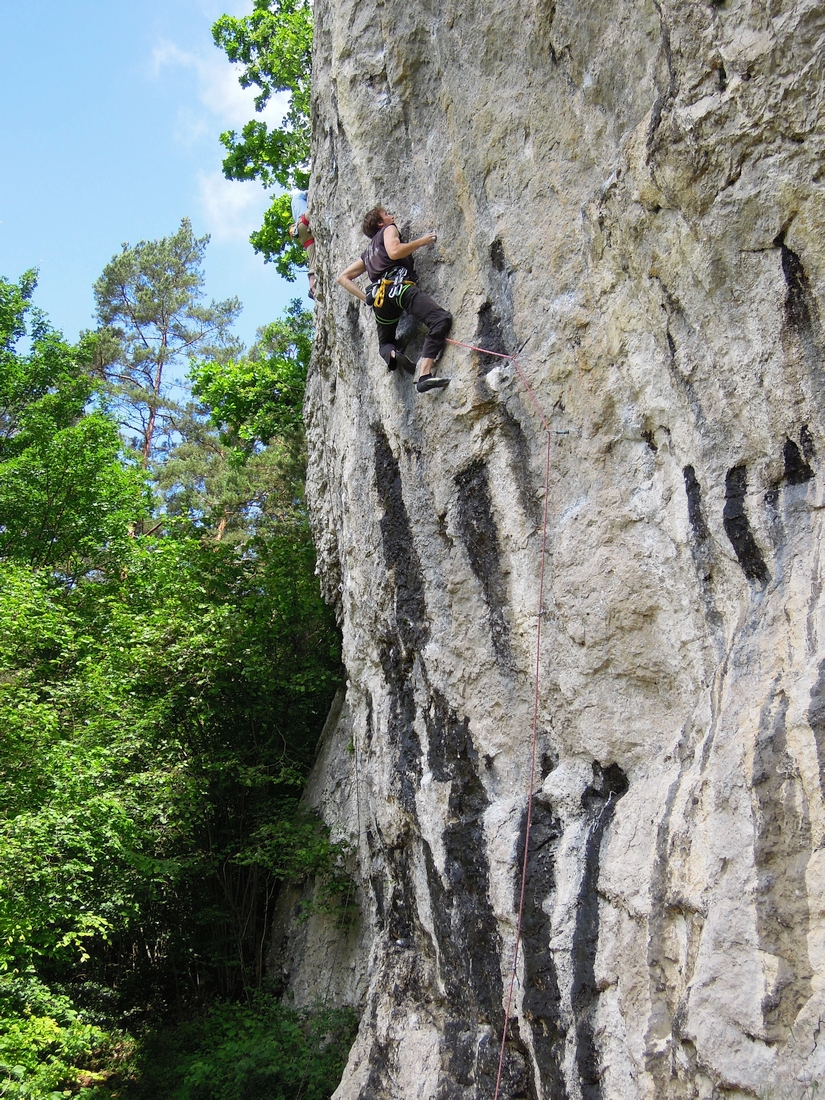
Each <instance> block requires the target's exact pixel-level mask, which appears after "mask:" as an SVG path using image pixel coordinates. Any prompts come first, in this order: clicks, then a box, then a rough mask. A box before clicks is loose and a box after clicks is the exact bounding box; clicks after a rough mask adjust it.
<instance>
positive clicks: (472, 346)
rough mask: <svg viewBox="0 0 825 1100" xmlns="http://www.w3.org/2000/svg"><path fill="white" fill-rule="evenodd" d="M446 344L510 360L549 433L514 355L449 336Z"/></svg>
mask: <svg viewBox="0 0 825 1100" xmlns="http://www.w3.org/2000/svg"><path fill="white" fill-rule="evenodd" d="M447 343H448V344H455V346H456V347H457V348H469V349H470V351H480V352H481V353H482V355H494V356H495V357H496V359H510V360H511V361H512V363H513V366H514V367H515V368H516V370H517V371H518V376H519V378H520V379H521V383H522V385H523V386H524V388H525V389H526V390H527V393H528V395H529V397H530V400H531V401H532V402H533V405H534V406H535V409H536V412H537V413H538V414H539V417H540V418H541V422H542V424H543V425H544V430H545V431H546V432H549V431H550V425H549V424H548V423H547V417H546V416H545V415H544V412H543V411H542V407H541V405H540V404H539V403H538V400H537V399H536V395H535V394H534V393H533V390H532V388H531V386H530V383H529V382H528V381H527V376H526V375H525V373H524V371H523V370H522V369H521V366H520V364H519V361H518V359H516V357H515V355H505V354H504V353H503V352H501V351H490V349H489V348H479V347H476V345H475V344H463V343H462V342H461V340H451V339H450V338H449V336H448V337H447Z"/></svg>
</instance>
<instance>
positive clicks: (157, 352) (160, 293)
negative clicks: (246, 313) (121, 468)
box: [94, 218, 241, 465]
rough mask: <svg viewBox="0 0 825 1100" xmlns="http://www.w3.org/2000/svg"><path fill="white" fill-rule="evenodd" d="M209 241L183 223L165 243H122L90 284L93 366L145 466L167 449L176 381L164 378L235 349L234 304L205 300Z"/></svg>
mask: <svg viewBox="0 0 825 1100" xmlns="http://www.w3.org/2000/svg"><path fill="white" fill-rule="evenodd" d="M208 242H209V237H208V236H204V237H196V236H195V235H194V233H193V232H192V226H191V224H190V222H189V219H188V218H183V219H182V221H181V224H180V228H179V229H178V231H177V233H175V234H173V235H172V236H171V237H163V238H162V239H161V240H159V241H140V242H139V243H138V244H136V245H135V246H134V248H131V247H130V246H129V245H127V244H124V245H123V247H122V249H121V251H120V253H119V254H118V255H116V256H114V257H113V258H112V260H111V261H110V262H109V263H108V264H107V265H106V267H105V268H104V269H103V274H102V275H101V277H100V278H99V279H98V280H97V282H96V283H95V288H94V291H95V301H96V303H97V314H98V319H99V321H100V324H101V326H102V327H101V331H100V333H99V337H98V352H97V356H98V358H97V361H98V366H99V369H100V370H101V371H102V373H103V374H104V376H105V378H106V379H107V381H108V382H109V384H110V386H111V393H112V396H113V403H114V406H115V407H116V408H117V410H118V411H119V413H120V416H121V422H122V424H123V427H124V429H125V430H126V431H127V432H130V433H131V435H132V439H133V445H134V447H135V449H136V450H137V451H138V452H139V453H140V455H141V458H142V461H143V463H144V465H148V463H149V460H150V458H152V457H153V456H154V454H155V452H156V450H157V449H158V447H159V445H160V446H164V445H165V446H167V447H168V446H169V445H170V440H171V439H172V437H173V435H174V432H175V429H176V423H175V418H176V415H178V414H179V412H180V404H179V400H177V399H176V396H175V386H176V385H178V386H179V384H180V380H181V379H180V378H179V377H174V376H170V372H171V371H172V369H173V368H174V367H175V366H176V365H179V364H181V363H182V362H188V359H189V358H190V357H191V356H194V355H196V354H197V355H198V356H200V357H201V358H204V359H212V358H214V359H218V360H220V359H222V358H226V357H228V356H230V355H232V354H235V353H237V351H238V350H239V345H238V342H237V340H236V339H235V338H234V337H233V336H232V335H231V332H230V326H231V324H232V322H233V321H234V320H235V318H236V317H237V315H238V314H239V313H240V310H241V304H240V302H239V301H238V299H237V298H229V299H227V300H226V301H224V302H214V301H213V302H211V303H210V304H209V305H205V304H204V302H203V297H204V295H203V289H202V288H203V283H204V276H203V269H202V263H203V254H204V251H205V249H206V245H207V244H208Z"/></svg>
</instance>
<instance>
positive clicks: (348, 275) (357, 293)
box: [338, 260, 367, 302]
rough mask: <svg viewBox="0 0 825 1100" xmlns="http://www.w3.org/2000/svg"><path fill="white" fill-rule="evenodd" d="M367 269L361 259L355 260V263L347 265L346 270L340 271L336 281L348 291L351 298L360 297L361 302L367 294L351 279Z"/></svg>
mask: <svg viewBox="0 0 825 1100" xmlns="http://www.w3.org/2000/svg"><path fill="white" fill-rule="evenodd" d="M366 270H367V266H366V264H365V263H364V261H363V260H356V261H355V263H352V264H350V265H349V267H348V268H347V269H346V271H342V272H341V274H340V275H339V276H338V282H339V283H340V284H341V286H342V287H343V288H344V290H346V291H348V292H349V293H350V294H351V295H352V296H353V298H360V300H361V301H362V302H366V300H367V296H366V294H365V293H364V291H363V290H362V289H361V287H360V286H359V285H358V284H357V283H354V282H353V279H357V278H358V276H359V275H363V274H364V272H365V271H366Z"/></svg>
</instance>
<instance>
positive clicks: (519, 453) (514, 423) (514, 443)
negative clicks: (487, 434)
mask: <svg viewBox="0 0 825 1100" xmlns="http://www.w3.org/2000/svg"><path fill="white" fill-rule="evenodd" d="M499 417H500V423H501V435H502V437H503V439H504V442H505V443H506V444H507V450H508V451H509V453H510V472H511V473H512V476H513V480H514V481H515V483H516V489H517V490H518V497H519V503H520V504H521V510H522V512H524V515H525V516H526V517H527V518H528V519H529V520H531V522H532V523H533V524H534V525H535V526H536V527H537V528H538V527H539V526H540V524H541V517H542V507H541V501H540V499H539V496H538V494H537V493H536V488H535V486H534V485H533V483H532V481H531V479H530V444H529V443H528V442H527V436H526V435H525V433H524V428H522V426H521V424H520V423H519V422H518V420H516V418H515V417H514V416H512V415H511V414H510V413H509V412H508V411H507V408H506V406H504V405H502V406H501V407H500V408H499Z"/></svg>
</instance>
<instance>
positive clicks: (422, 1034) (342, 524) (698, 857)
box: [286, 0, 825, 1100]
mask: <svg viewBox="0 0 825 1100" xmlns="http://www.w3.org/2000/svg"><path fill="white" fill-rule="evenodd" d="M315 15H316V57H315V89H316V95H315V104H314V114H315V117H314V126H315V153H314V166H313V181H314V190H313V192H312V194H311V214H312V220H313V224H314V227H315V231H316V238H317V240H318V243H319V255H320V279H321V286H322V298H321V301H320V303H319V305H318V307H317V321H318V336H317V346H316V352H315V357H314V363H313V368H312V372H311V378H310V383H309V388H308V395H307V404H306V414H307V423H308V432H309V442H310V494H311V508H312V516H313V523H314V528H315V534H316V538H317V544H318V548H319V553H320V570H321V575H322V583H323V585H324V586H325V590H326V592H327V594H328V596H329V598H330V599H332V600H334V601H335V602H336V604H337V606H338V608H339V611H340V617H341V623H342V626H343V632H344V652H345V661H346V667H347V672H348V685H347V694H346V700H345V702H344V704H343V707H342V710H341V713H340V715H339V717H338V720H337V724H336V726H335V729H334V730H333V732H332V733H331V735H330V738H329V739H328V740H327V742H326V744H325V749H324V755H323V757H322V760H321V761H320V763H319V769H318V771H317V772H316V776H315V778H314V781H313V784H314V785H313V798H314V799H315V800H316V802H317V803H318V804H319V805H320V806H321V809H322V812H323V813H324V815H325V816H326V818H327V820H328V821H329V822H330V823H331V824H332V825H333V827H334V830H335V832H336V834H337V835H339V836H345V837H348V838H349V839H350V840H351V842H352V844H353V845H354V847H355V854H354V857H353V869H354V873H355V875H356V879H357V881H358V883H359V890H360V904H361V923H360V925H359V927H358V929H357V930H356V931H355V932H353V933H351V934H350V936H349V938H340V939H339V938H336V937H337V935H338V934H337V933H336V931H335V929H334V927H332V926H331V925H324V924H323V922H322V921H321V920H320V919H319V918H316V919H315V922H314V923H313V922H310V924H309V925H305V926H303V927H302V929H301V930H299V931H298V932H297V933H296V935H295V936H294V937H293V940H292V942H291V944H290V946H289V949H288V951H287V956H286V966H287V969H288V971H289V972H290V974H291V977H292V981H293V984H294V988H295V990H296V995H297V996H298V997H299V999H301V998H303V999H309V998H311V997H312V996H313V995H321V996H325V995H330V996H335V997H337V998H338V999H350V1000H352V999H360V1001H361V1003H362V1004H363V1005H364V1013H363V1018H362V1023H361V1029H360V1033H359V1037H358V1040H357V1042H356V1045H355V1047H354V1049H353V1052H352V1055H351V1058H350V1063H349V1066H348V1068H347V1071H346V1074H345V1076H344V1079H343V1081H342V1083H341V1086H340V1088H339V1090H338V1092H337V1093H336V1097H337V1098H338V1100H354V1098H356V1097H358V1098H361V1100H378V1098H381V1100H386V1098H391V1100H396V1098H398V1100H402V1098H403V1100H413V1098H419V1097H420V1098H439V1100H441V1098H444V1100H446V1098H450V1100H453V1098H455V1100H459V1098H460V1100H481V1098H482V1097H485V1098H486V1097H492V1095H493V1090H494V1082H495V1074H496V1066H497V1061H498V1044H499V1042H500V1037H501V1030H502V1025H503V1019H504V1002H505V999H506V995H507V986H508V982H509V972H510V969H511V966H512V952H513V942H514V935H515V921H516V911H517V905H518V894H519V889H520V862H519V861H520V855H521V852H522V850H523V849H522V848H521V844H522V843H523V841H522V838H523V829H524V820H525V811H526V791H527V782H528V770H529V764H530V739H531V728H532V714H533V687H534V663H535V660H536V655H535V646H536V624H537V599H538V584H539V571H540V557H541V527H542V508H543V499H542V497H543V485H544V470H545V455H546V440H547V433H546V432H545V430H544V427H543V425H542V423H541V420H540V418H539V415H538V414H537V412H536V410H535V408H534V406H533V404H532V402H531V400H530V397H529V395H528V393H527V391H526V390H525V387H524V386H523V385H522V383H521V381H520V379H519V378H518V377H517V375H516V374H515V371H514V369H513V367H512V365H511V364H509V363H508V362H507V361H504V360H493V359H490V358H489V357H487V358H485V357H482V356H479V355H477V354H475V353H473V352H470V351H467V350H465V349H462V348H457V347H452V346H451V347H449V348H448V350H447V352H446V354H445V356H444V359H443V361H442V363H441V364H440V365H439V370H440V373H443V374H444V375H447V376H449V377H451V379H452V381H451V384H450V386H449V388H448V389H447V390H446V391H444V392H443V393H442V394H439V395H435V396H434V395H417V394H416V393H415V392H414V390H413V388H412V386H411V384H410V380H409V378H408V377H407V376H404V375H402V374H401V372H400V371H399V372H398V374H397V375H395V374H390V373H388V372H387V371H386V369H385V367H384V364H383V363H382V362H381V360H380V359H379V357H378V354H377V341H376V337H375V333H374V325H373V322H372V319H371V317H370V316H369V315H368V313H367V311H366V309H365V308H364V307H361V306H360V305H359V304H358V303H357V302H355V301H354V300H353V299H351V298H349V297H348V296H347V295H346V294H345V292H344V291H343V290H341V288H339V287H337V286H336V285H335V276H336V275H337V273H338V272H340V271H341V270H342V269H343V268H344V267H345V266H346V265H347V264H348V263H349V262H350V261H351V260H352V259H354V258H355V257H357V256H358V254H359V253H360V251H361V250H362V248H363V247H364V244H365V242H364V241H363V238H361V237H360V235H359V229H358V226H359V224H360V219H361V216H362V214H363V212H364V211H365V210H366V209H367V208H369V207H370V206H372V205H373V204H374V203H375V202H376V201H380V202H382V203H384V204H385V205H386V206H388V207H389V208H390V209H392V210H394V212H395V213H396V214H397V215H398V221H399V225H400V226H401V228H402V230H406V231H407V232H408V233H410V234H413V235H416V236H417V235H420V234H422V233H424V232H426V231H428V230H430V229H434V230H436V231H437V232H438V234H439V240H438V243H437V245H436V246H435V247H434V248H432V249H429V250H427V249H425V250H421V251H420V252H418V253H417V255H416V263H417V267H418V271H419V277H420V281H421V284H422V285H423V286H424V287H425V289H427V290H428V291H429V292H430V293H431V294H432V295H433V296H434V297H435V298H436V299H437V300H438V301H440V302H441V303H443V304H444V305H446V306H447V307H448V308H449V309H450V310H451V311H452V312H453V314H454V316H455V324H454V328H453V333H452V335H453V336H454V337H455V338H456V339H458V340H462V341H466V342H469V343H475V344H482V345H484V346H486V347H489V348H492V349H494V350H496V351H500V352H504V353H515V352H517V351H519V349H521V348H522V347H523V351H522V352H521V354H520V356H519V362H520V365H521V367H522V369H523V371H524V373H525V376H526V378H527V380H528V382H529V384H530V386H531V387H532V389H533V391H534V393H535V395H536V398H537V400H538V402H539V404H540V406H541V408H542V409H543V410H544V412H545V414H546V416H547V418H548V422H549V425H550V428H551V435H550V487H549V495H548V500H547V505H548V526H547V540H548V541H547V559H546V569H547V577H546V587H545V600H544V606H543V610H542V629H543V640H542V648H541V654H540V661H539V711H538V714H539V757H538V760H539V774H538V776H537V791H536V799H535V808H534V819H533V820H534V826H533V834H532V841H531V849H530V855H529V860H528V863H529V866H528V876H527V885H526V907H525V918H524V945H523V946H524V950H523V954H522V957H521V961H520V963H519V969H518V981H517V983H516V989H515V1001H514V1018H513V1022H512V1024H511V1029H510V1042H509V1045H508V1048H507V1056H506V1059H505V1072H504V1078H503V1082H502V1088H501V1092H500V1095H501V1096H502V1097H508V1098H516V1097H528V1096H529V1097H535V1098H537V1100H539V1098H544V1100H560V1098H571V1100H579V1098H581V1100H594V1098H598V1097H603V1098H605V1100H614V1098H622V1100H624V1098H637V1097H638V1098H646V1100H653V1098H656V1100H660V1098H671V1097H672V1098H687V1097H717V1096H726V1097H745V1096H768V1095H771V1096H777V1097H778V1096H786V1097H798V1096H802V1095H803V1094H804V1089H805V1087H806V1086H808V1085H809V1084H810V1083H812V1082H819V1083H825V1039H822V1037H821V1019H822V1017H823V1014H825V989H823V982H824V981H825V919H824V918H825V847H823V845H824V844H825V802H824V801H823V791H824V790H825V771H824V770H823V769H825V595H823V580H824V579H825V578H824V577H823V562H822V553H821V548H822V540H823V504H825V496H824V495H823V484H825V479H824V478H823V465H822V463H823V457H824V456H825V358H824V356H825V336H823V331H822V327H821V317H822V310H823V288H825V187H824V185H823V174H824V173H825V168H824V167H823V144H824V142H823V138H824V137H825V126H824V125H823V109H824V105H825V94H823V85H822V57H823V52H824V51H825V13H824V12H823V8H822V6H821V4H819V3H817V2H814V0H800V2H796V3H794V2H793V0H776V2H775V3H773V4H772V5H769V6H767V7H765V6H764V5H762V4H757V3H752V2H749V0H723V2H722V3H707V2H703V0H694V2H690V3H689V2H687V0H675V2H671V0H661V2H656V0H635V2H633V3H630V2H628V0H611V2H610V3H608V2H606V0H591V2H590V3H588V4H585V5H582V4H574V3H570V2H569V0H558V2H555V3H554V2H552V0H524V2H523V3H521V4H513V3H512V2H508V3H505V2H503V0H441V2H439V3H437V4H435V3H428V2H422V0H419V2H417V3H411V4H410V3H402V2H401V0H385V2H382V0H357V2H356V0H316V6H315ZM409 338H410V346H411V348H412V349H413V351H412V352H410V354H413V352H415V351H416V350H417V349H420V345H421V334H420V333H416V332H414V331H413V332H411V333H409ZM493 368H496V369H495V370H493Z"/></svg>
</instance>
